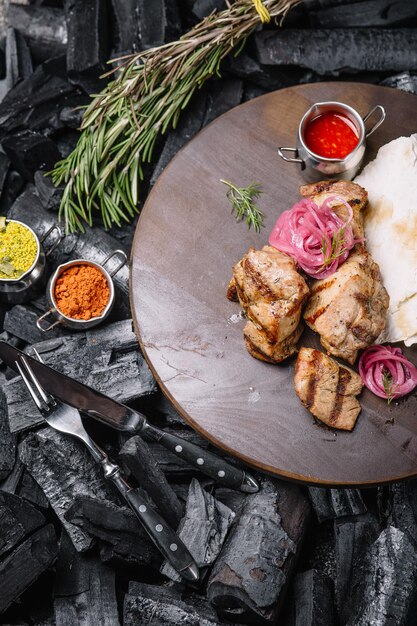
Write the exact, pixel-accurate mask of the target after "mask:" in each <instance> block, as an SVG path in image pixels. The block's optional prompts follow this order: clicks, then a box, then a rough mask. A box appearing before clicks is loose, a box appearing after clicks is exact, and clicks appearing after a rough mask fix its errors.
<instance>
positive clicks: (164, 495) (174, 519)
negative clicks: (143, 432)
mask: <svg viewBox="0 0 417 626" xmlns="http://www.w3.org/2000/svg"><path fill="white" fill-rule="evenodd" d="M119 457H120V459H121V461H123V463H124V464H125V465H126V466H127V467H128V468H129V470H130V472H131V473H132V475H133V476H134V478H135V479H136V480H137V482H138V483H139V485H141V486H142V487H143V488H144V489H145V490H146V491H147V492H148V494H149V495H150V496H151V498H152V500H153V501H154V503H155V504H156V506H157V507H158V509H159V510H160V512H161V513H162V516H163V517H164V518H165V519H166V521H167V522H168V523H169V524H170V526H172V528H174V529H175V528H177V526H178V524H179V522H180V519H181V517H182V514H183V507H182V504H181V502H180V501H179V500H178V498H177V496H176V494H175V491H173V489H172V488H171V487H170V486H169V484H168V481H167V479H166V478H165V474H164V473H163V471H162V470H161V469H160V467H159V465H158V463H157V461H156V459H155V457H154V455H153V454H152V452H151V450H150V449H149V446H148V444H147V443H146V442H145V441H144V440H143V439H142V438H141V437H139V436H136V437H131V438H130V439H128V440H127V441H126V443H125V444H124V446H123V448H122V449H121V450H120V454H119Z"/></svg>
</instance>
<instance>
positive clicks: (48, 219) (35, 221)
mask: <svg viewBox="0 0 417 626" xmlns="http://www.w3.org/2000/svg"><path fill="white" fill-rule="evenodd" d="M9 217H11V218H14V219H17V220H21V221H22V222H24V223H25V224H27V225H28V226H30V227H31V228H33V230H34V231H35V233H36V234H37V235H38V236H39V237H42V235H44V234H45V233H46V231H47V230H48V229H49V228H50V227H51V226H52V225H54V224H56V215H55V214H54V213H51V212H49V211H46V209H44V208H43V206H42V203H41V201H40V199H39V196H38V194H37V192H36V189H35V188H34V187H33V186H32V185H29V186H28V188H27V189H26V190H25V192H24V193H22V194H21V195H20V196H19V198H18V199H17V200H16V202H15V203H14V204H13V207H12V209H11V210H10V213H9ZM117 249H122V250H124V251H125V252H126V253H128V252H129V250H128V248H126V247H125V246H124V245H122V244H121V243H120V242H119V241H118V240H117V239H115V238H114V237H113V236H112V235H109V234H108V233H106V232H105V231H104V230H103V229H102V228H99V227H97V228H88V229H87V232H86V233H84V234H82V233H75V234H72V235H67V236H66V237H65V239H64V240H63V241H62V242H61V243H60V245H59V246H58V248H57V249H56V251H55V252H54V253H53V254H52V255H51V257H49V260H50V267H51V269H52V270H53V269H55V268H56V267H57V266H58V265H60V264H61V263H66V262H67V261H70V260H72V259H87V260H89V261H95V262H98V263H102V262H103V261H104V260H105V259H106V257H107V256H108V255H109V254H111V253H112V252H114V251H115V250H117ZM119 262H120V258H119V257H116V258H114V259H113V260H111V261H109V263H108V264H107V268H108V269H109V271H111V270H113V269H115V268H116V266H117V265H118V264H119ZM113 281H114V284H115V288H116V297H115V305H114V309H113V313H112V317H113V319H114V318H116V319H126V318H130V316H131V313H130V305H129V268H128V266H127V265H125V266H124V267H122V269H121V270H120V271H119V272H117V274H115V276H114V277H113ZM132 337H133V334H132ZM135 346H137V342H135Z"/></svg>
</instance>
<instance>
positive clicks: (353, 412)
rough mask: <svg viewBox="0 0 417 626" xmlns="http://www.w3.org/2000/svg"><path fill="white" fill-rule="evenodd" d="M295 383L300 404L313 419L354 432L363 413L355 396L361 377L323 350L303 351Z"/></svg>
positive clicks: (357, 392) (299, 359)
mask: <svg viewBox="0 0 417 626" xmlns="http://www.w3.org/2000/svg"><path fill="white" fill-rule="evenodd" d="M294 384H295V391H296V393H297V395H298V397H299V398H300V400H301V402H302V403H303V405H304V406H305V407H306V408H307V409H308V410H309V411H310V413H312V414H313V415H314V417H317V418H318V419H319V420H321V421H322V422H324V423H325V424H327V426H332V428H339V429H341V430H352V429H353V427H354V426H355V423H356V419H357V417H358V415H359V413H360V411H361V405H360V404H359V401H358V400H357V398H356V396H357V395H358V394H359V393H360V392H361V391H362V387H363V384H362V381H361V378H360V376H359V375H358V374H356V373H355V372H353V371H352V370H351V369H349V368H348V367H343V366H341V365H339V364H338V363H336V361H335V360H334V359H331V358H330V357H328V356H326V355H325V354H323V353H322V352H320V350H313V349H312V348H301V350H300V352H299V354H298V358H297V363H296V365H295V377H294Z"/></svg>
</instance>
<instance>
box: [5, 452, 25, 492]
mask: <svg viewBox="0 0 417 626" xmlns="http://www.w3.org/2000/svg"><path fill="white" fill-rule="evenodd" d="M24 471H25V468H24V466H23V463H22V462H21V460H20V459H19V457H18V456H16V461H15V464H14V467H13V469H12V471H11V472H10V474H9V475H8V477H7V478H5V479H4V480H2V481H0V491H4V492H6V493H16V491H17V489H18V485H19V482H20V479H21V478H22V476H23V472H24Z"/></svg>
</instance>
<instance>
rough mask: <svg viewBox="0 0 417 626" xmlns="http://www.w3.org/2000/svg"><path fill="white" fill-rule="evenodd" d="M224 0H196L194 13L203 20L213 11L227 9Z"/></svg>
mask: <svg viewBox="0 0 417 626" xmlns="http://www.w3.org/2000/svg"><path fill="white" fill-rule="evenodd" d="M226 8H227V7H226V2H225V1H224V0H195V2H194V4H193V13H194V15H195V16H196V17H198V19H200V20H202V19H203V18H204V17H206V16H207V15H210V13H213V11H223V10H224V9H226Z"/></svg>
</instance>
